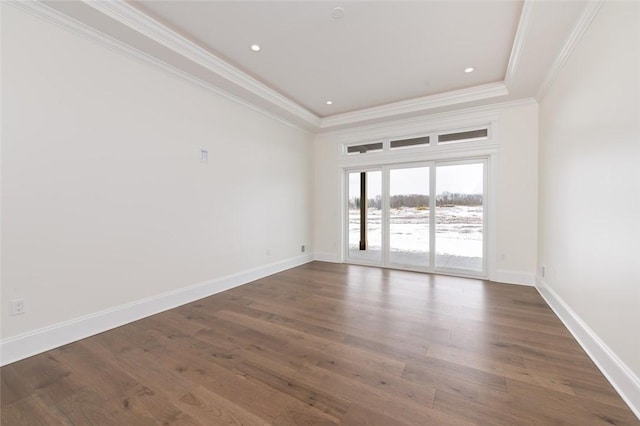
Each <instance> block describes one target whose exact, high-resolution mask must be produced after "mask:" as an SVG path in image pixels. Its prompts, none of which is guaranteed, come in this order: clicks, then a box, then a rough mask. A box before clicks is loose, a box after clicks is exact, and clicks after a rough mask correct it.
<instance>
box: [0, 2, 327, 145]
mask: <svg viewBox="0 0 640 426" xmlns="http://www.w3.org/2000/svg"><path fill="white" fill-rule="evenodd" d="M4 4H8V5H11V6H13V7H15V8H17V9H19V10H21V11H23V12H25V13H29V14H30V15H32V16H35V17H37V18H39V19H41V20H43V21H45V22H48V23H50V24H53V25H56V26H57V27H60V28H62V29H64V30H66V31H69V32H71V33H73V34H75V35H77V36H79V37H82V38H84V39H86V40H89V41H91V42H93V43H96V44H97V45H100V46H102V47H104V48H107V49H109V50H111V51H113V52H116V53H119V54H122V55H125V56H128V57H131V58H134V59H137V60H139V61H142V62H144V63H147V64H149V65H152V66H154V67H156V68H159V69H161V70H162V71H164V72H166V73H168V74H170V75H174V76H176V77H179V78H182V79H184V80H186V81H188V82H190V83H192V84H195V85H196V86H199V87H202V88H203V89H206V90H209V91H211V92H213V93H216V94H217V95H220V96H222V97H224V98H226V99H229V100H232V101H234V102H237V103H239V104H240V105H243V106H245V107H247V108H249V109H251V110H253V111H256V112H259V113H260V114H263V115H265V116H267V117H269V118H271V119H273V120H276V121H278V122H280V123H282V124H285V125H287V126H289V127H292V128H294V129H297V130H301V131H303V132H305V133H311V132H310V131H309V128H304V127H301V126H299V125H297V124H295V123H293V122H291V121H289V120H286V119H284V118H283V117H281V116H280V115H278V114H275V113H273V112H271V111H268V110H266V109H263V108H261V107H259V106H257V105H255V104H253V103H252V102H249V101H246V100H244V99H242V98H240V97H237V96H235V95H233V94H231V93H229V92H227V91H225V90H223V89H221V88H219V87H217V86H215V85H213V84H211V83H208V82H206V81H204V80H201V79H199V78H196V77H194V76H193V75H191V74H189V73H187V72H185V71H183V70H181V69H179V68H177V67H175V66H173V65H170V64H167V63H166V62H164V61H161V60H159V59H158V58H156V57H154V56H152V55H149V54H147V53H145V52H142V51H141V50H138V49H136V48H134V47H132V46H130V45H128V44H126V43H123V42H121V41H120V40H117V39H115V38H113V37H111V36H109V35H106V34H104V33H102V32H100V31H98V30H96V29H95V28H93V27H91V26H90V25H87V24H84V23H82V22H80V21H78V20H76V19H74V18H72V17H70V16H68V15H66V14H64V13H62V12H59V11H57V10H55V9H53V8H51V7H49V6H47V5H46V4H45V3H43V2H41V1H19V0H8V1H6V2H4ZM310 127H312V128H316V127H317V125H312V126H310Z"/></svg>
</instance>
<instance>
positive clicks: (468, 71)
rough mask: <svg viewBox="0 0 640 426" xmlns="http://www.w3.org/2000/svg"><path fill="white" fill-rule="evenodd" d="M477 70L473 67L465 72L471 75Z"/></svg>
mask: <svg viewBox="0 0 640 426" xmlns="http://www.w3.org/2000/svg"><path fill="white" fill-rule="evenodd" d="M475 70H476V69H475V68H473V67H469V68H465V69H464V72H466V73H467V74H469V73H470V72H474V71H475Z"/></svg>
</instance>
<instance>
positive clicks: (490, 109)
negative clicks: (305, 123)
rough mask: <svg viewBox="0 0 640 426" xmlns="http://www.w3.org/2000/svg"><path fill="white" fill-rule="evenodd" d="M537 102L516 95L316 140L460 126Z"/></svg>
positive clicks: (321, 135)
mask: <svg viewBox="0 0 640 426" xmlns="http://www.w3.org/2000/svg"><path fill="white" fill-rule="evenodd" d="M534 104H537V101H536V100H535V99H534V98H526V99H518V100H515V101H507V102H500V103H493V104H488V105H482V106H477V107H472V108H466V109H458V110H454V111H447V112H441V113H438V114H428V115H423V116H420V117H412V118H403V119H397V120H393V121H385V122H382V123H375V124H364V125H361V126H357V127H348V128H343V129H334V130H328V131H326V132H322V133H319V134H318V135H317V136H316V140H337V141H339V142H340V143H351V142H361V141H366V140H370V139H375V138H386V137H400V136H401V135H410V134H418V133H424V132H425V131H440V130H446V129H447V128H459V127H461V126H462V127H465V126H474V125H479V124H488V123H490V122H492V121H495V120H498V119H499V117H500V114H501V113H502V111H503V110H505V109H507V108H516V107H520V106H526V105H534Z"/></svg>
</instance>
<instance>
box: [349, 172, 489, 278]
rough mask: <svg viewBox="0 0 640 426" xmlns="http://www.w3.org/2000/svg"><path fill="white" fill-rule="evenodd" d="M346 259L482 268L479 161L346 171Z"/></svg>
mask: <svg viewBox="0 0 640 426" xmlns="http://www.w3.org/2000/svg"><path fill="white" fill-rule="evenodd" d="M346 175H347V186H348V200H347V202H348V252H347V261H350V262H354V263H367V264H375V265H380V266H389V267H393V268H401V269H411V270H423V271H427V272H448V273H454V274H456V273H457V274H460V275H478V276H483V275H485V269H486V268H485V264H486V259H485V258H486V256H485V252H486V250H485V247H486V241H485V234H486V232H485V223H486V221H485V211H484V210H485V199H486V197H485V192H486V178H485V175H486V160H467V161H456V162H443V161H434V162H425V163H416V164H402V165H400V164H397V165H388V166H381V167H380V168H376V169H368V170H353V171H351V170H349V171H347V173H346Z"/></svg>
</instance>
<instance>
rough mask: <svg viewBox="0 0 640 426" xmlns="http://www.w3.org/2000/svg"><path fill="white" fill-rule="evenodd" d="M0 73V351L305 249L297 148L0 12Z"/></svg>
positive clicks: (308, 161)
mask: <svg viewBox="0 0 640 426" xmlns="http://www.w3.org/2000/svg"><path fill="white" fill-rule="evenodd" d="M2 65H3V68H2V124H3V126H2V292H1V295H2V328H1V336H2V339H7V338H10V337H13V336H16V335H20V334H21V333H26V332H31V331H33V330H37V329H40V328H42V327H46V326H50V325H52V324H56V323H60V322H62V321H67V320H72V319H74V318H78V317H81V316H83V315H87V314H92V313H95V312H99V311H102V310H105V309H109V308H113V307H117V306H121V305H123V304H127V303H130V302H134V301H137V300H140V299H142V298H147V297H150V296H154V295H158V294H161V293H165V292H169V291H175V290H179V289H181V288H184V287H186V286H189V285H192V284H195V283H200V282H203V281H207V280H212V279H215V278H216V277H223V276H226V275H228V274H233V273H238V272H242V271H245V270H249V269H251V268H260V267H262V266H264V265H269V264H273V263H276V262H280V261H284V260H287V259H293V258H298V257H299V256H300V255H301V253H300V245H301V244H310V243H311V236H312V227H311V204H312V198H311V194H312V191H313V188H312V184H313V176H312V168H313V163H312V154H313V152H312V149H313V148H312V142H311V136H310V135H308V134H306V133H304V132H302V131H300V130H296V129H294V128H291V127H288V126H286V125H284V124H282V123H280V122H278V121H275V120H274V119H271V118H268V117H267V116H265V115H262V114H260V113H258V112H256V111H254V110H251V109H249V108H247V107H244V106H242V105H240V104H238V103H236V102H234V101H232V100H229V99H228V98H225V97H222V96H220V95H218V94H215V93H213V92H209V91H206V90H203V89H202V88H201V87H198V86H195V85H193V84H192V83H189V82H187V81H185V80H182V79H180V78H178V77H175V76H171V75H169V74H168V73H166V72H164V71H162V70H160V69H158V68H155V67H153V66H151V65H149V64H146V63H143V62H142V61H139V60H137V59H134V58H132V57H128V56H125V55H123V54H120V53H116V52H114V51H111V50H108V49H106V48H103V47H100V46H98V45H96V44H94V43H93V42H91V41H88V40H85V39H83V38H81V37H78V36H77V35H75V34H73V33H71V32H68V31H66V30H63V29H61V28H59V27H57V26H54V25H51V24H49V23H45V22H44V21H42V20H40V19H39V18H35V17H33V16H31V15H28V14H25V13H24V12H22V11H19V10H17V9H15V8H13V7H12V6H10V5H6V4H3V6H2ZM199 147H207V148H208V149H209V157H210V160H209V163H208V164H202V163H200V162H199V157H198V154H199ZM267 250H270V253H271V254H270V255H267ZM17 298H24V299H25V302H26V307H27V313H26V314H24V315H19V316H10V314H9V301H10V300H12V299H17Z"/></svg>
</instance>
